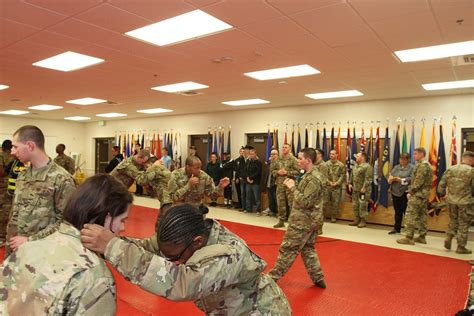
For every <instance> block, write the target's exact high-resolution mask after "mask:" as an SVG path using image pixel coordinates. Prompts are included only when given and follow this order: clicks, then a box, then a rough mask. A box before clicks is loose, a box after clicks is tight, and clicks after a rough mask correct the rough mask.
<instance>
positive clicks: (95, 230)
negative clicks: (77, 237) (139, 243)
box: [81, 224, 115, 253]
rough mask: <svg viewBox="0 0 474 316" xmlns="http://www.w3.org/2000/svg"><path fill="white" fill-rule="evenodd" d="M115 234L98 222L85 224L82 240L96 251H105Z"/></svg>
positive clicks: (87, 246)
mask: <svg viewBox="0 0 474 316" xmlns="http://www.w3.org/2000/svg"><path fill="white" fill-rule="evenodd" d="M114 237H115V234H114V233H113V232H111V231H110V230H108V229H106V228H105V227H103V226H100V225H97V224H85V225H84V228H83V229H81V241H82V244H83V245H84V247H86V248H87V249H90V250H92V251H95V252H99V253H104V252H105V248H106V247H107V244H108V243H109V241H110V240H111V239H112V238H114Z"/></svg>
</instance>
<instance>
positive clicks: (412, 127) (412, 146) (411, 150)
mask: <svg viewBox="0 0 474 316" xmlns="http://www.w3.org/2000/svg"><path fill="white" fill-rule="evenodd" d="M414 153H415V122H413V123H412V124H411V137H410V163H411V164H412V165H414V164H415V163H416V162H415V157H414V155H413V154H414Z"/></svg>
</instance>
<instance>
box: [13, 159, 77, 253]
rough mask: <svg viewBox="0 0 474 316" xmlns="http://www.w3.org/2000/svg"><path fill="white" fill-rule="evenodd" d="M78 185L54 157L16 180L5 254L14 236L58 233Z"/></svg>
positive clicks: (30, 168)
mask: <svg viewBox="0 0 474 316" xmlns="http://www.w3.org/2000/svg"><path fill="white" fill-rule="evenodd" d="M75 188H76V186H75V184H74V179H73V178H72V176H71V175H70V174H69V173H67V171H66V170H64V169H63V168H61V167H59V166H58V165H57V164H56V163H54V162H53V161H51V160H50V161H49V162H48V164H47V165H46V166H44V167H42V168H39V169H33V168H32V167H31V166H30V167H28V168H26V170H25V171H24V172H23V173H21V174H20V175H19V176H18V179H17V181H16V191H15V196H14V199H13V209H12V216H11V218H10V222H9V223H8V227H7V249H6V252H5V256H8V255H9V252H10V248H9V247H8V241H9V240H10V238H11V237H13V236H16V235H18V236H27V237H28V240H29V241H31V240H37V239H41V238H44V237H46V236H48V235H50V234H52V233H53V232H55V231H56V230H57V229H58V227H59V223H60V221H61V220H62V218H63V211H64V208H65V207H66V203H67V201H68V199H69V196H70V195H71V194H72V193H73V191H74V190H75Z"/></svg>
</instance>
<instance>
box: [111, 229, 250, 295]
mask: <svg viewBox="0 0 474 316" xmlns="http://www.w3.org/2000/svg"><path fill="white" fill-rule="evenodd" d="M105 258H106V259H107V260H108V261H109V262H110V263H111V264H112V266H114V267H115V268H116V269H117V270H118V271H119V272H120V274H122V275H123V276H124V277H125V278H127V279H128V280H130V281H131V282H132V283H134V284H137V285H138V286H140V287H141V288H142V289H144V290H146V291H149V292H151V293H154V294H156V295H159V296H162V297H165V298H167V299H169V300H172V301H191V300H196V299H199V297H200V296H202V295H206V294H210V293H215V292H219V291H220V290H221V289H222V288H223V287H228V286H229V285H232V284H237V283H238V282H239V281H238V277H239V274H240V269H241V267H240V265H239V264H238V260H235V259H236V258H233V259H234V260H228V259H229V257H228V256H218V257H213V258H210V259H209V260H208V261H207V262H205V263H203V264H200V263H197V264H193V265H183V264H180V265H176V264H174V263H172V262H169V261H166V260H165V259H164V258H162V257H160V256H158V255H153V254H152V253H150V252H147V251H145V250H144V249H142V248H140V247H138V246H137V245H135V244H133V243H128V242H126V241H124V240H120V239H119V238H114V239H112V240H111V241H110V242H109V244H108V245H107V249H106V251H105Z"/></svg>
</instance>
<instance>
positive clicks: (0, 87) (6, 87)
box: [0, 84, 10, 90]
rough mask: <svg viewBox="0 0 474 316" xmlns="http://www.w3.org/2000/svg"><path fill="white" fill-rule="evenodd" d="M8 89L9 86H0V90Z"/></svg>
mask: <svg viewBox="0 0 474 316" xmlns="http://www.w3.org/2000/svg"><path fill="white" fill-rule="evenodd" d="M8 88H10V87H9V86H7V85H4V84H0V90H5V89H8Z"/></svg>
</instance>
